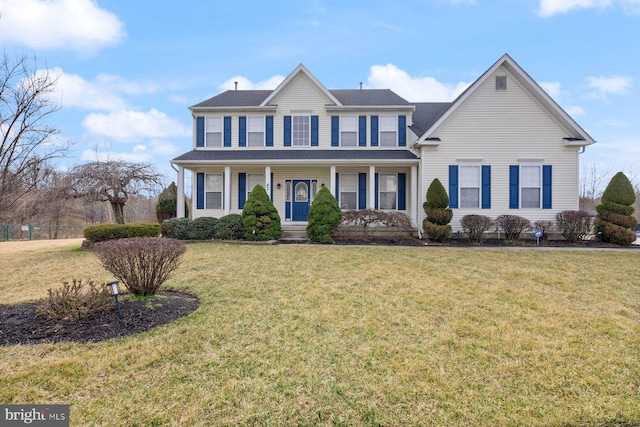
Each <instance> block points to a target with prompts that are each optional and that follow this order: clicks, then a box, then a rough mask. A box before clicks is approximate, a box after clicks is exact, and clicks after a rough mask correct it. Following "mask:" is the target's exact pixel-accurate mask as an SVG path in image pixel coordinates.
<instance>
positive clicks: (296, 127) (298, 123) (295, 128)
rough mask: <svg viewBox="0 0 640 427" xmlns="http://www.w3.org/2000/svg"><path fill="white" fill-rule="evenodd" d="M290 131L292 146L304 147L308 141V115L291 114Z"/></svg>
mask: <svg viewBox="0 0 640 427" xmlns="http://www.w3.org/2000/svg"><path fill="white" fill-rule="evenodd" d="M291 132H292V138H291V139H292V141H293V145H294V146H298V147H303V146H304V147H306V146H309V145H310V143H309V141H310V135H311V125H310V116H292V117H291Z"/></svg>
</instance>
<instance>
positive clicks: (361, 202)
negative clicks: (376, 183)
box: [358, 173, 367, 209]
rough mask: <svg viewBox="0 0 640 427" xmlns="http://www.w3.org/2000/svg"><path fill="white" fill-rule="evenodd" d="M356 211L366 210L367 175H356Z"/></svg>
mask: <svg viewBox="0 0 640 427" xmlns="http://www.w3.org/2000/svg"><path fill="white" fill-rule="evenodd" d="M358 209H367V174H366V173H359V174H358Z"/></svg>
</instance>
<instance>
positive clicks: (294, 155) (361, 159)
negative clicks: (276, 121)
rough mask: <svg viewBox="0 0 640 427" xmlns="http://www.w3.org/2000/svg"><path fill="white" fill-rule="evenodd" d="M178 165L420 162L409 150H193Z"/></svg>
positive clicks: (180, 157)
mask: <svg viewBox="0 0 640 427" xmlns="http://www.w3.org/2000/svg"><path fill="white" fill-rule="evenodd" d="M171 163H174V164H178V165H180V164H182V165H186V164H194V163H196V164H202V163H208V164H225V163H260V164H265V163H274V164H275V163H278V164H291V165H297V164H300V163H318V164H320V163H321V164H327V163H341V164H344V163H357V164H363V163H366V164H369V163H374V164H379V163H396V164H397V163H405V164H411V163H418V156H416V155H415V154H414V153H412V152H411V151H409V150H384V149H382V150H343V149H336V150H318V149H306V150H295V149H294V150H264V149H263V150H191V151H189V152H187V153H184V154H182V155H180V156H178V157H176V158H175V159H173V160H172V161H171Z"/></svg>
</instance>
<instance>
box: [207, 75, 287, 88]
mask: <svg viewBox="0 0 640 427" xmlns="http://www.w3.org/2000/svg"><path fill="white" fill-rule="evenodd" d="M284 79H285V77H284V76H280V75H277V76H273V77H270V78H268V79H267V80H263V81H261V82H257V83H253V82H252V81H251V80H249V79H247V78H246V77H242V76H235V77H231V78H230V79H229V80H227V81H225V82H224V83H222V84H221V85H220V86H218V89H220V90H233V89H235V82H238V90H254V89H265V90H266V89H275V88H276V87H278V85H279V84H280V83H282V81H283V80H284Z"/></svg>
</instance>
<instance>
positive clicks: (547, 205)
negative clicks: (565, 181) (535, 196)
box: [542, 165, 551, 209]
mask: <svg viewBox="0 0 640 427" xmlns="http://www.w3.org/2000/svg"><path fill="white" fill-rule="evenodd" d="M542 209H551V165H543V166H542Z"/></svg>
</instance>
